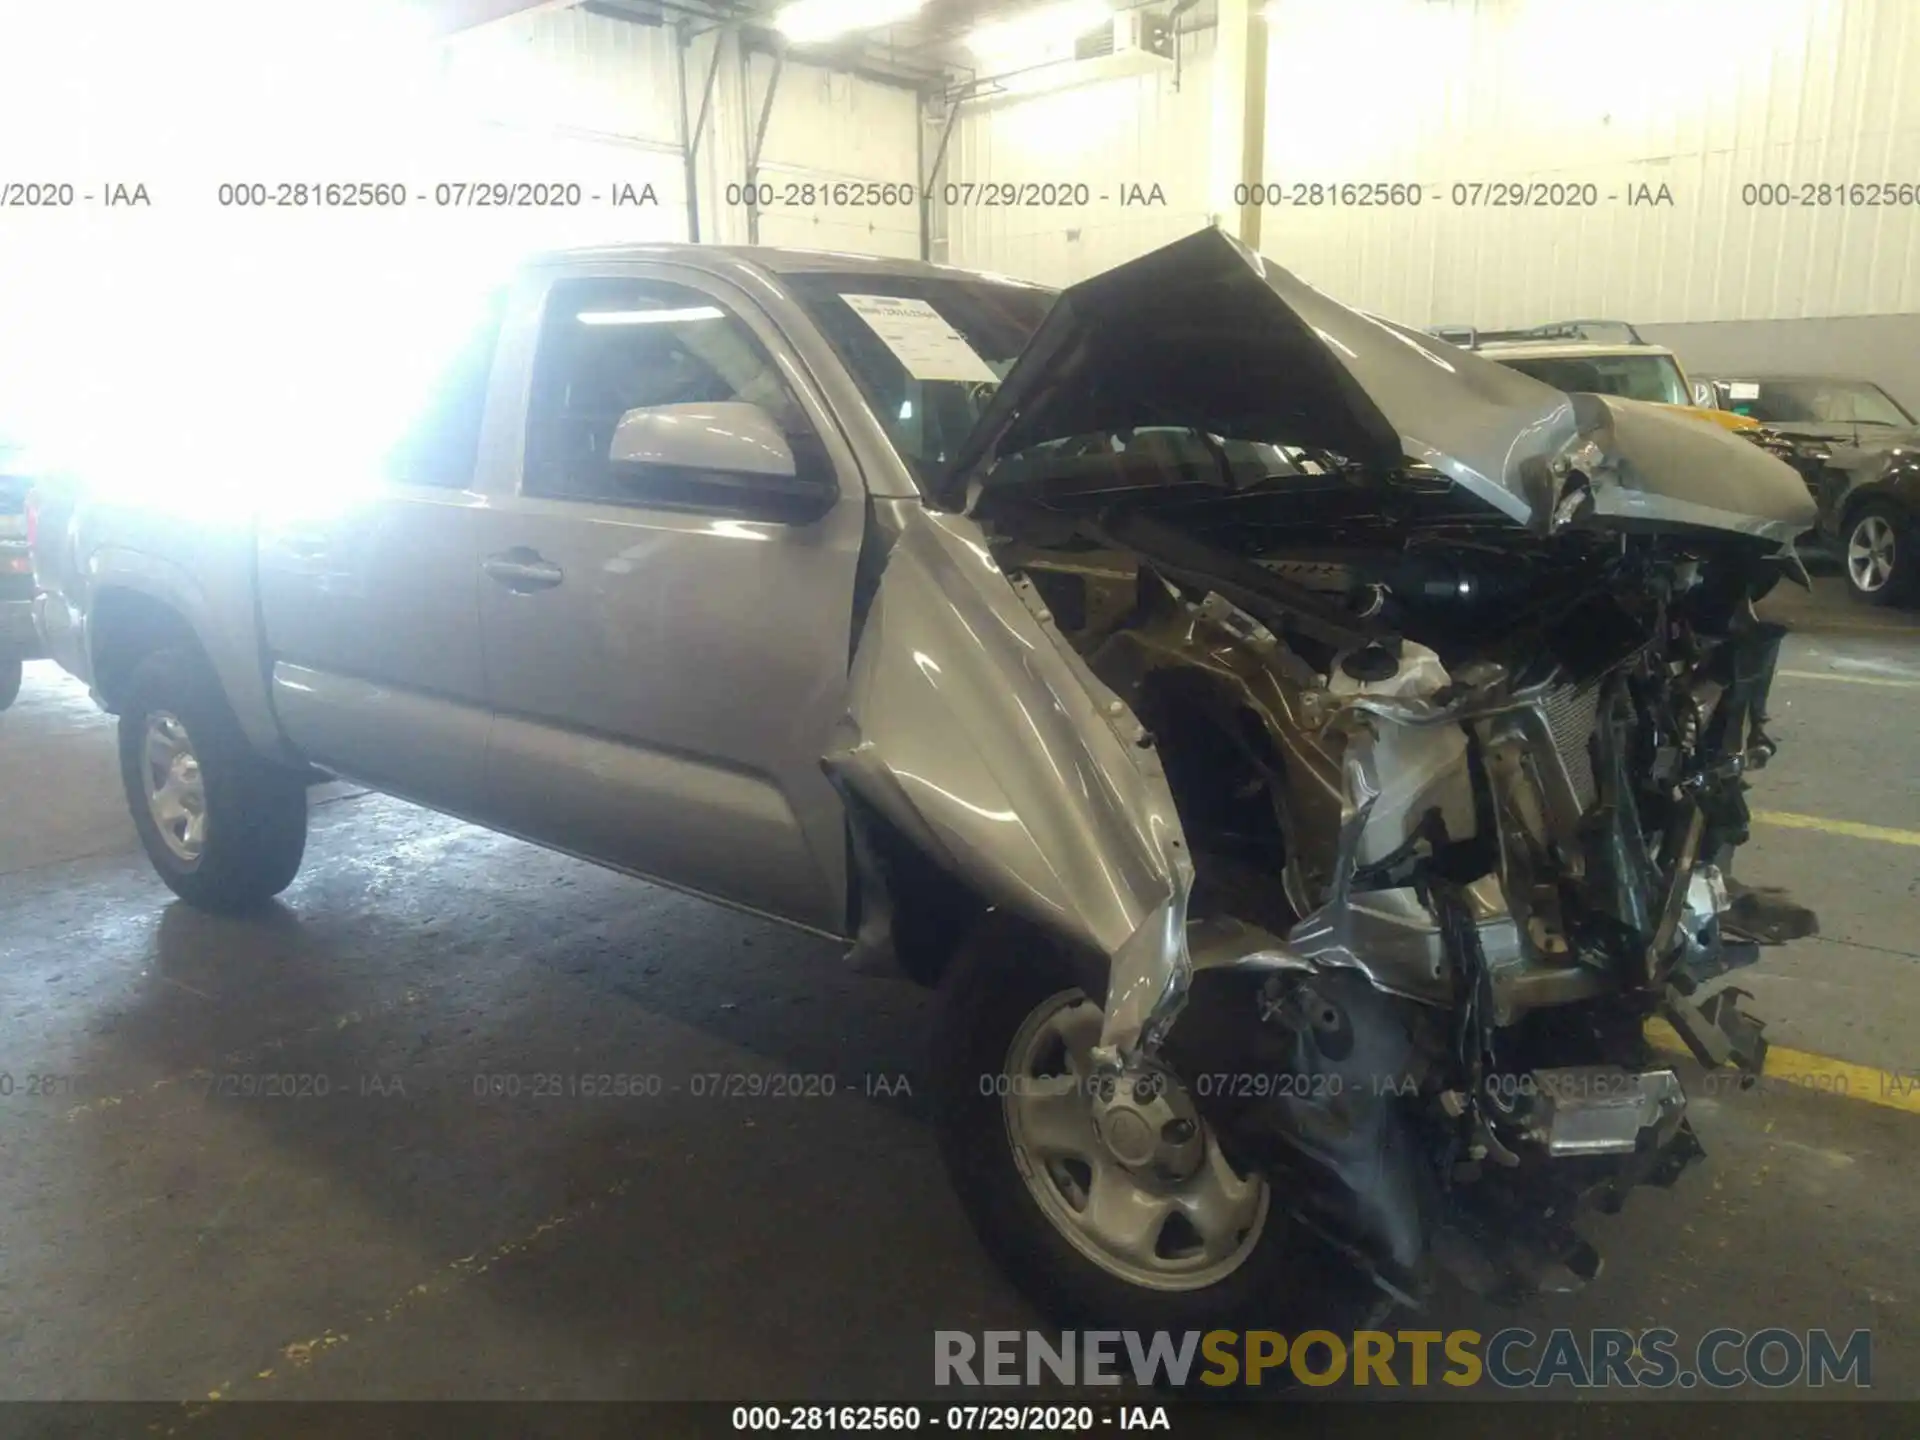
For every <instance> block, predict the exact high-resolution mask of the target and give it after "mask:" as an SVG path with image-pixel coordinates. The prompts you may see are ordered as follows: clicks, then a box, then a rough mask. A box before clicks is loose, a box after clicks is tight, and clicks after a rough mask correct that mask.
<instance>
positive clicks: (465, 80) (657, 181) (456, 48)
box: [435, 8, 687, 245]
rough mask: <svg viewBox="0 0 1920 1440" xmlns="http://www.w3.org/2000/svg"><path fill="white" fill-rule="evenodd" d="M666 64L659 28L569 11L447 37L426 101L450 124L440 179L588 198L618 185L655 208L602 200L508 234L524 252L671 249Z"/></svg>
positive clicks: (680, 174) (671, 136)
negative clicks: (647, 197)
mask: <svg viewBox="0 0 1920 1440" xmlns="http://www.w3.org/2000/svg"><path fill="white" fill-rule="evenodd" d="M678 86H679V73H678V53H677V48H676V42H675V37H674V32H673V31H672V30H671V29H669V28H667V27H665V26H649V25H635V24H629V23H626V22H624V21H619V20H613V19H609V18H607V17H605V16H600V15H594V14H591V13H589V12H587V11H585V10H581V9H577V8H569V9H559V10H542V11H536V12H534V13H532V14H528V15H524V16H519V17H516V18H514V19H511V20H506V21H501V22H498V23H496V24H493V25H488V26H485V27H483V28H481V29H479V30H476V31H474V32H472V33H471V34H468V35H463V36H460V37H457V38H456V39H454V40H453V41H450V42H449V43H448V44H447V45H446V46H445V47H444V49H443V52H442V56H441V60H440V68H439V72H438V75H437V77H436V85H435V99H436V101H437V102H438V103H439V104H440V105H442V106H444V107H445V109H446V111H447V112H448V113H449V114H450V115H452V116H454V117H457V119H458V122H459V123H460V130H459V132H458V135H457V138H452V139H450V140H449V142H448V144H447V146H446V150H445V153H446V154H447V155H448V156H449V163H452V164H458V165H461V166H463V167H464V173H450V174H448V175H445V176H443V177H441V178H444V179H448V180H461V179H469V180H502V179H519V180H530V181H541V180H545V181H577V182H579V184H580V185H581V186H582V188H583V190H584V191H585V192H586V193H587V194H588V195H589V196H591V195H594V194H598V195H600V196H602V197H607V196H610V195H611V193H612V192H613V189H614V187H615V186H616V185H619V184H627V185H630V186H631V187H632V189H633V193H634V194H635V195H636V196H638V195H640V194H642V193H643V192H644V190H645V188H646V187H647V186H651V187H652V188H653V193H654V195H655V197H656V198H657V203H656V204H651V205H638V206H631V207H628V206H615V205H612V204H611V203H607V202H606V201H605V200H604V199H603V201H602V202H600V203H594V202H593V201H591V200H589V201H588V203H586V204H583V205H581V206H579V207H547V208H543V209H538V210H534V211H531V212H530V213H528V214H526V215H524V216H516V217H512V218H511V220H510V222H509V223H512V224H514V225H515V226H516V228H517V229H518V230H520V231H521V232H522V233H523V235H524V237H525V238H526V239H527V240H528V241H529V242H531V243H538V244H544V245H583V244H596V243H612V242H616V241H634V240H683V239H685V238H686V233H687V212H686V171H685V167H684V165H683V163H682V159H681V137H680V112H679V89H678Z"/></svg>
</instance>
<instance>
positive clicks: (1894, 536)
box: [1699, 374, 1920, 604]
mask: <svg viewBox="0 0 1920 1440" xmlns="http://www.w3.org/2000/svg"><path fill="white" fill-rule="evenodd" d="M1699 388H1700V390H1701V391H1702V392H1703V394H1704V395H1705V396H1707V397H1709V398H1710V399H1711V401H1712V403H1713V404H1714V405H1715V406H1716V407H1718V408H1719V409H1720V411H1721V412H1722V413H1724V414H1728V415H1738V416H1744V417H1747V418H1750V419H1753V420H1757V421H1760V422H1762V423H1763V424H1764V425H1765V426H1766V428H1767V429H1769V430H1771V431H1772V432H1774V433H1775V434H1776V435H1779V436H1780V437H1782V439H1784V440H1785V441H1786V442H1787V443H1788V445H1789V446H1790V447H1791V450H1790V453H1788V454H1786V455H1785V456H1783V457H1782V458H1784V459H1786V460H1788V461H1789V462H1790V463H1791V464H1792V465H1793V466H1794V468H1795V469H1797V470H1798V471H1799V472H1800V473H1801V475H1802V476H1803V477H1804V478H1805V479H1806V482H1807V488H1808V489H1809V490H1811V491H1812V492H1813V497H1814V499H1815V501H1817V502H1818V504H1819V506H1820V528H1819V535H1820V538H1821V539H1822V540H1823V541H1825V542H1826V543H1827V544H1828V545H1829V546H1830V547H1832V548H1833V549H1835V550H1836V551H1837V552H1838V554H1839V558H1840V560H1841V562H1842V566H1843V569H1844V571H1845V573H1846V577H1847V584H1848V586H1849V587H1850V588H1851V589H1852V591H1853V593H1854V594H1855V595H1856V596H1858V597H1859V598H1861V599H1862V600H1866V601H1869V602H1871V603H1874V604H1896V603H1900V602H1904V601H1911V600H1914V599H1915V598H1920V527H1917V526H1916V517H1920V422H1916V421H1915V419H1914V417H1913V415H1912V414H1911V413H1910V412H1909V411H1908V410H1907V409H1906V407H1905V406H1903V405H1902V404H1901V403H1900V402H1899V401H1897V400H1895V399H1894V398H1893V397H1892V396H1891V395H1889V394H1888V393H1887V392H1886V391H1885V390H1883V389H1881V388H1880V386H1878V385H1876V384H1875V383H1874V382H1873V381H1871V380H1863V379H1854V378H1848V377H1845V376H1836V375H1755V374H1746V375H1741V376H1734V375H1715V376H1702V377H1700V381H1699Z"/></svg>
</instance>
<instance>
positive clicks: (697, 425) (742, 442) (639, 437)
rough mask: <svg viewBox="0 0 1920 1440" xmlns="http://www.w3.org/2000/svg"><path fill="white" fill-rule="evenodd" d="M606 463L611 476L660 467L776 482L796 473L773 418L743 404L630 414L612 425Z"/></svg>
mask: <svg viewBox="0 0 1920 1440" xmlns="http://www.w3.org/2000/svg"><path fill="white" fill-rule="evenodd" d="M607 460H608V463H609V464H610V465H612V466H613V468H614V473H615V474H620V473H621V472H622V471H626V472H627V473H629V474H642V473H644V471H645V470H647V469H652V468H654V467H664V468H667V469H671V470H677V471H693V472H698V473H704V474H708V475H711V476H713V477H714V478H716V479H720V478H723V477H724V478H727V479H733V478H736V477H737V478H739V479H763V480H768V481H772V482H774V483H775V484H778V483H779V482H781V481H786V482H789V483H791V482H792V481H793V480H795V479H796V478H797V475H798V468H797V467H796V466H795V464H794V459H793V447H792V446H791V445H789V444H788V443H787V437H786V436H785V435H783V434H782V433H781V431H780V427H779V426H778V425H777V424H775V423H774V419H773V417H772V416H771V415H769V414H768V413H767V412H766V411H765V410H763V409H762V408H761V407H760V406H758V405H752V404H748V403H747V402H746V401H743V400H724V401H716V402H714V403H712V404H692V405H649V406H646V407H644V408H642V409H639V410H629V411H627V413H626V414H624V415H622V416H621V417H620V423H619V424H618V425H616V426H614V430H613V440H612V442H611V443H610V444H609V445H608V447H607ZM628 467H634V469H632V470H629V469H628Z"/></svg>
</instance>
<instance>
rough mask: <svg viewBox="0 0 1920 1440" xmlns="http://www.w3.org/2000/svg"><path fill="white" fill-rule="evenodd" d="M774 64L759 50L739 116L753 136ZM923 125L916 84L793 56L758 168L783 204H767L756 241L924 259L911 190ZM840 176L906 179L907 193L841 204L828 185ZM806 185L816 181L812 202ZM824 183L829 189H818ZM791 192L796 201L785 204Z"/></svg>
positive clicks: (778, 93)
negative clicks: (889, 200)
mask: <svg viewBox="0 0 1920 1440" xmlns="http://www.w3.org/2000/svg"><path fill="white" fill-rule="evenodd" d="M772 71H773V61H772V59H771V57H769V56H766V55H756V56H754V57H753V65H752V71H751V75H752V83H751V84H750V86H749V87H748V88H749V90H750V92H751V109H750V111H749V113H747V114H746V115H744V116H743V117H742V119H743V121H744V123H745V124H746V126H747V127H748V133H749V134H751V130H752V127H753V126H755V125H757V124H758V123H759V117H760V110H759V107H760V104H761V102H762V100H763V98H764V97H765V95H766V93H767V92H766V86H767V82H768V80H769V78H770V77H771V74H772ZM919 124H920V99H919V96H918V95H917V94H915V92H914V91H912V90H910V89H907V88H905V87H903V86H899V85H888V84H884V83H882V82H880V81H876V80H869V79H867V78H866V77H864V76H859V75H849V74H846V73H844V72H840V71H834V70H826V69H822V68H820V67H819V66H814V65H804V64H799V63H796V62H795V61H793V60H791V59H789V60H788V61H787V63H786V65H785V66H784V68H783V71H782V73H781V76H780V84H779V87H778V88H777V89H776V90H775V91H774V98H773V111H772V114H771V116H770V117H769V120H768V125H767V137H766V144H765V146H764V148H763V149H762V151H761V154H760V170H759V177H760V181H761V183H762V185H771V186H772V187H773V190H774V194H775V195H776V197H777V199H778V201H779V202H781V203H776V204H774V205H772V206H768V207H765V208H763V209H762V210H761V212H760V242H761V243H762V244H763V245H792V246H797V247H799V248H801V249H806V250H848V251H857V252H859V253H861V254H870V255H891V256H895V257H899V258H905V259H915V258H918V256H919V254H920V210H919V207H918V206H917V205H916V204H914V203H912V199H911V196H912V195H913V194H915V193H917V187H916V184H915V177H916V176H917V175H918V174H919V163H920V162H919ZM839 181H852V182H860V183H864V182H868V181H877V182H880V183H882V184H893V185H898V186H903V187H905V190H906V194H907V196H908V199H907V202H906V203H902V204H887V205H880V206H869V205H864V204H861V205H853V204H838V203H835V199H834V197H833V195H832V193H831V189H830V187H831V186H833V185H834V183H835V182H839ZM809 185H811V186H814V187H815V189H814V192H813V203H811V204H808V203H806V202H807V194H808V192H807V191H806V189H805V188H804V187H806V186H809ZM820 187H829V189H828V190H827V192H826V193H825V194H822V193H821V189H820ZM841 198H846V197H845V196H842V197H841ZM789 199H792V200H794V201H796V202H798V203H793V204H788V203H785V202H786V201H787V200H789Z"/></svg>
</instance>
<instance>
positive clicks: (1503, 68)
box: [952, 0, 1920, 325]
mask: <svg viewBox="0 0 1920 1440" xmlns="http://www.w3.org/2000/svg"><path fill="white" fill-rule="evenodd" d="M1268 28H1269V44H1270V49H1269V58H1268V106H1267V109H1268V125H1267V135H1266V152H1267V153H1266V175H1267V178H1268V179H1269V180H1270V181H1276V182H1281V183H1283V184H1289V185H1290V184H1291V183H1293V182H1296V181H1298V182H1308V183H1310V182H1314V181H1319V182H1322V183H1333V184H1339V183H1341V182H1347V181H1362V182H1364V181H1386V182H1395V181H1399V182H1409V183H1412V184H1414V185H1417V186H1418V187H1419V188H1420V190H1421V192H1422V203H1421V204H1420V205H1419V206H1418V207H1417V208H1414V207H1403V208H1382V209H1348V208H1343V207H1341V206H1339V205H1337V204H1331V205H1327V204H1323V205H1321V206H1318V207H1315V206H1291V205H1288V206H1280V207H1275V208H1273V209H1271V210H1269V211H1268V212H1267V213H1266V214H1265V216H1264V225H1263V229H1264V234H1263V236H1262V244H1261V248H1262V249H1263V250H1264V251H1265V252H1266V253H1267V254H1269V255H1272V256H1273V257H1274V258H1276V259H1278V260H1280V261H1281V263H1283V264H1286V265H1288V266H1289V267H1290V268H1292V269H1294V270H1296V271H1297V272H1298V273H1300V274H1301V275H1303V276H1304V277H1306V278H1307V279H1309V280H1311V281H1312V282H1314V283H1315V284H1317V285H1320V286H1321V287H1322V288H1324V289H1327V290H1328V291H1330V292H1331V293H1333V294H1336V295H1338V296H1340V297H1341V298H1343V299H1345V300H1348V301H1349V302H1352V303H1356V304H1360V305H1364V306H1367V307H1369V308H1374V309H1378V310H1380V311H1381V312H1383V313H1386V314H1390V315H1394V316H1396V317H1399V318H1403V319H1406V320H1409V321H1413V322H1417V323H1431V322H1438V321H1463V320H1470V321H1474V322H1477V323H1480V324H1483V325H1493V324H1501V323H1520V322H1525V321H1529V320H1535V319H1539V318H1542V317H1547V316H1553V315H1568V314H1605V315H1625V316H1629V317H1631V318H1634V319H1639V320H1646V321H1650V322H1658V321H1665V322H1690V321H1705V320H1737V319H1754V318H1782V317H1795V316H1811V315H1848V314H1862V313H1882V312H1889V311H1914V310H1920V253H1917V250H1920V247H1917V246H1916V243H1915V242H1916V230H1917V227H1920V205H1915V204H1914V203H1912V202H1911V195H1912V189H1913V187H1916V186H1920V102H1916V101H1913V100H1909V99H1908V98H1907V96H1908V95H1909V94H1910V93H1913V92H1914V91H1915V88H1916V82H1920V6H1917V5H1915V4H1914V3H1913V0H1277V5H1276V7H1275V9H1274V11H1273V12H1272V15H1271V18H1270V20H1269V21H1268ZM1135 92H1143V93H1135ZM1203 92H1204V85H1203V83H1201V81H1200V74H1199V72H1198V69H1197V67H1196V69H1195V70H1190V71H1189V72H1188V79H1187V83H1186V85H1185V86H1183V88H1182V91H1181V92H1180V93H1178V94H1174V93H1173V92H1172V89H1171V82H1170V79H1169V78H1167V77H1160V78H1158V79H1156V80H1143V81H1138V82H1128V83H1127V84H1126V85H1119V86H1113V87H1088V88H1086V89H1082V90H1075V91H1065V92H1061V93H1060V94H1059V95H1056V96H1046V97H1039V98H1035V99H1031V100H1027V101H1024V102H1021V103H1020V104H1018V105H1013V106H1003V107H1001V108H999V109H997V110H993V111H986V110H980V111H976V112H974V113H972V114H969V115H968V116H967V117H966V118H964V119H963V120H962V121H961V125H960V130H959V132H958V133H956V136H955V151H954V161H955V171H954V174H955V175H956V177H959V176H962V175H964V176H966V177H968V178H993V179H999V178H1004V177H1006V176H1007V175H1009V174H1010V173H1011V174H1024V173H1030V172H1041V171H1045V170H1047V169H1049V168H1052V169H1054V170H1056V171H1059V172H1071V173H1072V174H1073V175H1074V176H1075V177H1076V178H1087V179H1090V180H1093V181H1095V182H1096V183H1098V182H1100V181H1104V180H1118V179H1120V178H1121V177H1123V176H1124V177H1126V178H1145V175H1144V173H1143V172H1146V171H1149V170H1151V171H1157V172H1158V178H1160V179H1161V180H1162V183H1164V184H1166V185H1167V186H1168V189H1169V193H1170V194H1173V193H1174V187H1175V186H1178V187H1180V192H1179V193H1180V196H1181V199H1180V200H1179V201H1176V204H1175V209H1174V213H1175V214H1176V215H1178V216H1180V217H1182V218H1183V219H1186V220H1189V221H1191V222H1192V223H1202V222H1203V219H1204V201H1203V198H1202V188H1201V187H1202V186H1203V184H1204V173H1205V168H1206V167H1205V156H1204V153H1203V152H1201V151H1199V150H1196V149H1195V148H1194V147H1195V146H1196V145H1201V146H1203V145H1204V144H1205V139H1206V128H1205V124H1204V118H1205V112H1206V100H1205V97H1204V93H1203ZM1049 107H1053V108H1054V109H1055V110H1057V112H1058V113H1059V115H1060V116H1062V117H1065V116H1069V115H1070V116H1071V119H1072V122H1073V123H1072V124H1071V126H1062V125H1061V124H1059V123H1056V121H1055V120H1054V119H1053V118H1052V117H1051V115H1050V112H1049ZM1090 136H1098V137H1100V140H1099V142H1098V143H1089V138H1088V137H1090ZM1516 181H1519V182H1527V181H1540V182H1552V183H1559V184H1561V185H1563V186H1565V185H1568V184H1573V185H1584V184H1591V185H1592V186H1593V189H1594V193H1595V196H1596V198H1597V201H1598V203H1596V204H1594V205H1592V206H1579V207H1554V206H1542V207H1535V206H1520V207H1513V206H1498V207H1495V206H1488V205H1484V204H1481V205H1474V204H1465V203H1461V204H1456V203H1455V195H1454V189H1453V187H1454V186H1455V185H1456V184H1460V185H1472V184H1474V183H1476V182H1478V183H1483V184H1484V183H1485V182H1516ZM1853 182H1862V183H1878V182H1891V183H1892V184H1894V185H1896V186H1897V185H1906V186H1907V187H1909V189H1908V195H1909V203H1907V204H1904V205H1894V206H1880V207H1867V206H1853V205H1846V204H1841V203H1837V202H1838V201H1839V200H1840V199H1843V198H1845V196H1844V192H1842V193H1841V194H1839V195H1836V194H1835V193H1833V192H1827V193H1826V194H1824V195H1823V194H1822V192H1820V191H1818V190H1817V189H1816V190H1815V191H1813V192H1812V193H1811V194H1810V195H1809V196H1808V197H1806V198H1808V199H1809V200H1811V201H1812V202H1813V203H1810V204H1806V205H1802V204H1800V203H1798V202H1799V201H1800V200H1801V198H1802V197H1801V194H1800V192H1799V189H1798V187H1799V186H1800V185H1802V184H1813V185H1816V186H1817V185H1819V184H1821V183H1830V184H1839V185H1842V186H1844V185H1846V184H1851V183H1853ZM1772 183H1784V184H1786V185H1788V186H1791V187H1794V188H1793V189H1791V190H1790V191H1789V192H1787V198H1788V199H1789V200H1790V201H1792V202H1793V203H1789V204H1784V205H1780V204H1765V203H1753V202H1755V201H1757V200H1759V199H1760V198H1761V197H1760V196H1758V195H1756V194H1755V193H1754V192H1752V191H1746V190H1744V189H1743V187H1747V186H1751V185H1762V184H1772ZM1663 185H1664V186H1665V187H1667V189H1668V191H1669V193H1670V194H1671V195H1672V197H1673V201H1672V204H1671V205H1664V204H1660V205H1631V204H1629V203H1628V196H1629V195H1630V194H1633V193H1635V189H1636V187H1639V186H1645V187H1647V192H1648V193H1651V194H1653V195H1658V193H1659V190H1660V187H1661V186H1663ZM1897 193H1898V192H1897V191H1896V195H1897ZM1460 198H1461V199H1463V200H1464V199H1465V198H1466V195H1465V193H1464V192H1463V193H1462V195H1461V197H1460ZM1769 198H1771V197H1769ZM1823 199H1824V200H1825V201H1826V202H1827V203H1824V204H1823V203H1820V202H1821V201H1822V200H1823ZM1057 218H1058V217H1040V216H1034V215H1031V214H1004V213H996V212H990V211H980V212H976V213H974V214H973V215H971V216H956V217H955V221H954V230H953V235H954V245H953V250H952V255H953V258H954V260H955V261H956V263H962V264H979V265H983V266H988V267H992V268H999V269H1009V270H1014V271H1017V272H1019V273H1023V274H1028V275H1031V276H1033V277H1035V278H1040V279H1047V280H1056V281H1057V280H1063V279H1070V278H1074V277H1075V276H1077V275H1078V274H1082V273H1085V272H1086V270H1087V269H1089V268H1098V267H1097V265H1091V264H1090V263H1089V262H1091V261H1092V260H1094V259H1096V258H1097V259H1098V260H1100V261H1102V262H1110V261H1111V260H1112V259H1117V258H1124V255H1123V253H1122V252H1126V251H1128V250H1129V249H1130V248H1133V247H1134V246H1136V245H1138V242H1139V241H1141V240H1144V239H1146V238H1147V231H1146V230H1137V231H1133V232H1127V231H1124V230H1120V229H1117V228H1115V229H1109V230H1108V231H1107V232H1106V233H1105V234H1104V235H1102V236H1101V237H1100V243H1099V244H1098V245H1091V246H1090V244H1089V233H1090V232H1088V231H1087V230H1084V229H1083V230H1082V231H1081V236H1082V238H1081V239H1079V240H1078V241H1074V240H1070V239H1069V238H1068V237H1067V236H1066V235H1065V234H1064V233H1063V231H1064V229H1065V228H1066V227H1063V226H1060V225H1057V224H1054V223H1051V222H1052V221H1054V220H1056V219H1057ZM1168 228H1171V229H1173V230H1174V231H1175V232H1176V233H1177V232H1178V231H1179V230H1183V229H1188V228H1192V224H1191V223H1190V224H1184V225H1178V226H1171V227H1168ZM1139 248H1145V247H1144V245H1139ZM1095 251H1097V256H1096V254H1095V253H1093V252H1095Z"/></svg>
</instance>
